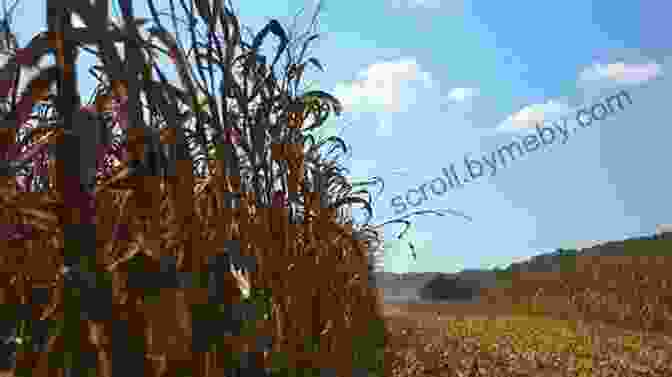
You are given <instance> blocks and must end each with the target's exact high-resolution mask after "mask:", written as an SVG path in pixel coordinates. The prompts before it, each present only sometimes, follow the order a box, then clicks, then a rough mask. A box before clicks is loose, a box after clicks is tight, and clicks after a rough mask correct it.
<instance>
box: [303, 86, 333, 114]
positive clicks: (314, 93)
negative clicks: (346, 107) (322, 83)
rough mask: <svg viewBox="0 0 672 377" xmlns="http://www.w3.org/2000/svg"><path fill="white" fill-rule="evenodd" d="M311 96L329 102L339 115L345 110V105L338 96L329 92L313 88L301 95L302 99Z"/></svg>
mask: <svg viewBox="0 0 672 377" xmlns="http://www.w3.org/2000/svg"><path fill="white" fill-rule="evenodd" d="M309 97H317V98H319V99H320V100H322V101H326V102H327V103H329V104H330V105H331V106H332V108H333V110H334V113H336V115H337V116H339V115H341V112H342V111H343V105H342V104H341V102H340V101H339V100H338V99H337V98H336V97H334V96H332V95H331V94H329V93H327V92H324V91H322V90H311V91H309V92H306V93H304V94H303V95H302V96H301V98H302V99H308V98H309Z"/></svg>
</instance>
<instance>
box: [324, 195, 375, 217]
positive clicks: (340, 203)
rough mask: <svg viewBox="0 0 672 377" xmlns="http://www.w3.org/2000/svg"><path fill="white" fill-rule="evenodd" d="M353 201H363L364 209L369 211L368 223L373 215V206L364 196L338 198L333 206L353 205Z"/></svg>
mask: <svg viewBox="0 0 672 377" xmlns="http://www.w3.org/2000/svg"><path fill="white" fill-rule="evenodd" d="M353 203H361V204H362V205H364V209H365V210H366V212H367V213H368V217H367V219H366V221H365V223H368V222H369V220H371V218H372V217H373V208H371V204H370V203H369V202H367V201H366V200H364V199H362V198H356V197H347V198H342V199H338V200H336V202H335V203H334V204H332V205H331V206H332V207H333V208H336V209H338V207H341V206H345V205H351V204H353Z"/></svg>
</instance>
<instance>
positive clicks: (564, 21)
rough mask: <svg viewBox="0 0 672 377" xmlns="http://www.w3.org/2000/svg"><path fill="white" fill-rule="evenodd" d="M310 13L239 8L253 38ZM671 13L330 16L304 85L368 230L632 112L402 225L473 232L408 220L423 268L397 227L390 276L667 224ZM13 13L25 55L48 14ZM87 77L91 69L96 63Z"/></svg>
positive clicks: (588, 8)
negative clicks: (612, 103)
mask: <svg viewBox="0 0 672 377" xmlns="http://www.w3.org/2000/svg"><path fill="white" fill-rule="evenodd" d="M38 3H39V6H38V5H37V4H38ZM137 3H138V9H136V12H137V13H138V14H139V15H141V16H147V15H148V14H149V13H148V11H147V9H146V5H145V4H144V2H142V1H138V2H137ZM157 3H158V4H159V8H163V7H166V6H167V4H168V2H167V1H164V0H161V1H158V2H157ZM314 4H315V3H314V2H312V1H310V2H306V1H286V0H274V1H263V2H262V1H258V2H250V3H242V2H234V5H235V6H236V7H237V8H238V12H239V15H240V20H241V22H242V23H243V24H244V25H248V26H250V27H251V28H252V30H254V31H255V32H256V31H258V30H259V29H260V28H261V27H262V26H263V25H264V24H265V23H266V22H268V21H269V20H270V19H271V18H276V19H278V20H279V21H281V22H282V23H283V24H287V23H288V22H291V21H292V19H293V18H292V17H293V16H294V14H295V13H296V11H298V10H299V9H300V8H302V7H307V13H306V15H304V16H303V17H302V18H299V21H300V22H299V25H300V26H306V25H307V24H308V22H309V17H310V14H311V12H312V10H313V9H314ZM664 4H665V3H664V2H659V1H655V2H654V1H652V0H643V1H639V2H622V3H618V6H615V5H614V3H613V2H608V1H593V2H585V1H576V0H569V1H564V2H538V1H515V2H503V3H500V2H493V1H484V0H479V1H469V0H451V1H445V0H431V1H430V0H426V1H420V0H415V1H412V0H396V1H382V0H368V1H366V2H364V1H357V2H354V1H348V0H341V1H333V0H331V1H329V0H327V1H325V2H324V10H323V12H322V13H321V17H320V27H319V29H318V30H319V31H320V32H323V33H325V35H324V38H322V39H321V40H320V41H319V42H318V43H316V44H315V45H313V46H314V47H313V49H312V50H311V54H310V55H311V56H314V57H317V58H318V59H319V60H320V61H321V62H322V64H323V65H324V67H325V69H326V72H324V73H320V72H313V71H311V72H307V73H306V75H305V80H308V81H313V82H314V83H315V87H316V88H319V89H322V90H325V91H327V92H330V93H333V94H335V95H336V96H337V97H338V98H339V99H340V100H341V101H343V103H344V105H345V113H344V114H343V116H342V117H340V118H334V119H331V120H330V121H328V123H327V124H328V127H326V128H325V129H324V130H323V132H322V134H337V133H338V131H339V129H340V128H341V127H343V126H346V128H345V129H344V131H343V132H342V134H341V136H342V137H343V138H344V139H345V141H346V142H347V143H349V144H350V145H351V147H352V159H351V160H350V161H349V162H346V164H345V166H346V167H348V168H350V169H351V173H352V175H353V177H354V179H355V180H357V179H363V178H366V177H371V176H380V177H382V178H383V179H384V180H385V191H384V192H383V194H382V195H381V196H380V197H378V198H377V200H376V201H375V203H374V209H375V217H374V219H373V221H372V223H373V224H379V223H382V222H384V221H385V220H389V219H392V218H395V217H398V216H395V210H396V209H395V207H393V206H392V203H391V200H392V199H393V198H394V197H395V196H398V195H401V196H405V195H406V192H407V191H408V190H409V189H416V188H418V187H419V186H420V185H422V184H423V183H426V182H430V181H432V180H433V179H435V178H437V177H440V176H442V175H443V174H442V168H449V166H450V164H451V163H454V164H455V169H456V171H458V172H460V171H461V172H462V173H461V174H464V169H465V168H464V158H465V154H468V155H469V156H471V158H475V159H478V158H480V157H481V156H482V155H484V154H486V155H488V154H490V153H491V152H492V151H495V150H497V149H498V148H500V147H501V146H503V145H508V144H509V143H511V142H513V141H516V140H521V138H522V137H525V136H526V135H529V134H530V133H534V132H535V129H534V127H535V126H536V125H538V124H541V125H542V126H550V125H552V124H553V123H552V122H553V121H560V122H562V119H563V118H564V119H567V123H566V125H567V126H568V128H569V129H570V131H571V129H574V128H577V121H576V119H575V118H576V116H575V114H576V111H577V110H578V109H580V108H583V107H588V109H590V107H591V106H593V105H594V104H597V103H600V102H602V103H604V99H605V98H606V97H608V96H611V95H614V94H617V93H618V92H619V91H622V90H625V91H626V92H627V93H628V94H629V96H630V98H631V100H632V104H630V103H627V102H626V103H625V104H624V109H623V110H618V111H616V112H614V113H612V114H609V116H608V117H607V118H606V119H605V120H602V121H595V122H593V125H592V126H591V127H589V128H585V129H584V128H580V127H579V129H578V130H577V131H576V132H574V131H571V132H570V134H569V137H568V139H567V142H566V143H565V144H562V143H561V142H560V141H556V142H554V143H552V144H549V145H546V146H544V147H541V148H539V149H537V150H535V151H532V152H529V153H526V154H525V155H524V156H522V157H519V158H516V160H515V161H513V162H510V163H509V164H507V166H506V167H504V168H500V169H499V170H498V171H497V173H496V174H495V175H494V176H489V174H488V173H485V174H484V176H482V177H480V178H478V179H476V180H474V181H473V182H470V183H467V184H466V185H465V186H464V187H462V188H460V189H452V190H448V191H447V192H446V193H445V194H443V195H433V194H429V195H428V199H427V200H424V201H423V202H422V203H421V204H420V205H419V206H418V207H413V208H412V209H411V210H409V211H407V212H404V213H403V214H401V215H405V214H408V213H409V212H411V211H412V210H419V209H441V208H444V209H454V210H458V211H461V212H464V213H465V214H467V215H469V216H471V217H472V218H473V221H472V222H467V221H465V220H463V219H461V218H459V217H451V216H447V217H436V216H419V217H414V218H412V219H411V220H414V225H413V227H412V230H411V233H410V239H411V240H413V241H414V242H415V243H416V251H417V260H416V261H414V260H413V259H412V258H410V256H409V250H408V248H407V247H406V246H405V244H399V243H398V242H394V236H395V235H396V234H397V233H398V232H399V231H400V227H398V226H396V225H394V226H388V227H385V229H384V236H385V240H386V242H387V247H386V256H385V260H384V264H385V270H387V271H393V272H407V271H440V272H453V271H458V270H461V269H463V268H489V267H492V266H494V265H506V264H508V263H511V262H512V261H518V260H521V259H525V258H528V257H530V256H532V255H535V254H539V253H541V252H547V251H551V250H554V249H556V248H558V247H579V248H580V247H585V246H590V245H592V244H594V243H596V242H599V241H602V240H613V239H624V238H627V237H632V236H637V235H642V234H649V233H652V232H654V231H655V228H656V225H657V224H666V223H672V218H671V217H672V216H671V214H672V211H671V210H672V205H671V203H670V200H669V199H668V198H669V192H670V189H671V187H670V179H669V174H668V173H667V169H665V167H667V164H665V162H666V160H669V156H670V154H669V150H670V149H669V140H671V139H672V131H671V130H670V127H669V126H668V125H667V124H666V122H667V119H668V114H667V112H666V109H667V107H666V106H665V104H666V102H665V99H666V98H669V97H668V96H669V93H668V89H669V87H670V83H671V82H670V78H669V77H668V76H669V72H670V69H672V41H671V40H670V39H669V37H668V36H669V35H670V26H669V25H670V23H669V21H668V20H666V19H664V15H668V14H669V13H670V12H669V11H670V9H669V8H670V7H672V5H664ZM666 8H667V9H666ZM17 13H18V14H17V16H16V18H15V20H14V29H15V30H18V32H19V41H20V44H21V45H22V46H23V45H25V43H26V42H27V41H28V40H29V39H30V37H31V36H32V35H33V34H34V33H35V32H36V31H38V30H40V29H41V28H43V27H44V25H45V17H44V5H43V1H37V0H30V1H26V0H23V1H22V4H21V5H19V7H18V9H17ZM81 62H82V67H88V66H90V65H91V64H92V63H93V60H91V59H88V60H87V58H86V56H83V57H82V60H81ZM79 72H80V78H81V80H82V82H81V85H82V88H83V89H84V90H83V93H86V94H85V96H88V94H89V93H90V92H91V90H92V89H93V84H94V83H93V81H92V80H91V79H90V78H89V77H88V76H86V68H79ZM167 72H171V70H170V68H168V69H167ZM85 77H86V79H84V78H85ZM376 189H377V188H375V187H372V190H374V191H375V190H376ZM666 194H667V195H666ZM414 198H417V196H415V197H414ZM414 200H415V199H414ZM358 218H361V216H358Z"/></svg>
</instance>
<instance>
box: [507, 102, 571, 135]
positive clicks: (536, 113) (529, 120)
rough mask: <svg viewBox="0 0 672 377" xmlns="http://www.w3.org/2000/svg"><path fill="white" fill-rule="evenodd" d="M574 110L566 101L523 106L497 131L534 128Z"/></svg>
mask: <svg viewBox="0 0 672 377" xmlns="http://www.w3.org/2000/svg"><path fill="white" fill-rule="evenodd" d="M571 111H572V108H571V107H569V105H567V104H566V103H564V102H556V101H553V100H549V101H548V102H546V103H537V104H533V105H528V106H525V107H523V108H522V109H521V110H520V111H518V112H516V113H514V114H512V115H510V116H509V117H508V118H506V120H504V121H503V122H502V123H500V124H499V126H498V127H497V131H518V130H524V129H527V128H534V127H535V126H536V125H537V124H539V123H543V122H548V121H554V120H558V119H560V118H561V117H562V116H563V115H566V114H568V113H569V112H571Z"/></svg>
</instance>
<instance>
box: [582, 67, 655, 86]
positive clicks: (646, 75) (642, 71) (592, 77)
mask: <svg viewBox="0 0 672 377" xmlns="http://www.w3.org/2000/svg"><path fill="white" fill-rule="evenodd" d="M662 74H663V69H662V66H661V65H660V64H658V63H652V62H651V63H646V64H625V63H623V62H618V63H612V64H599V63H595V64H593V65H592V66H590V67H588V68H585V69H584V70H582V71H581V72H580V73H579V82H583V83H589V82H598V81H608V82H614V83H618V84H639V83H643V82H646V81H649V80H652V79H654V78H656V77H658V76H661V75H662Z"/></svg>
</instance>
